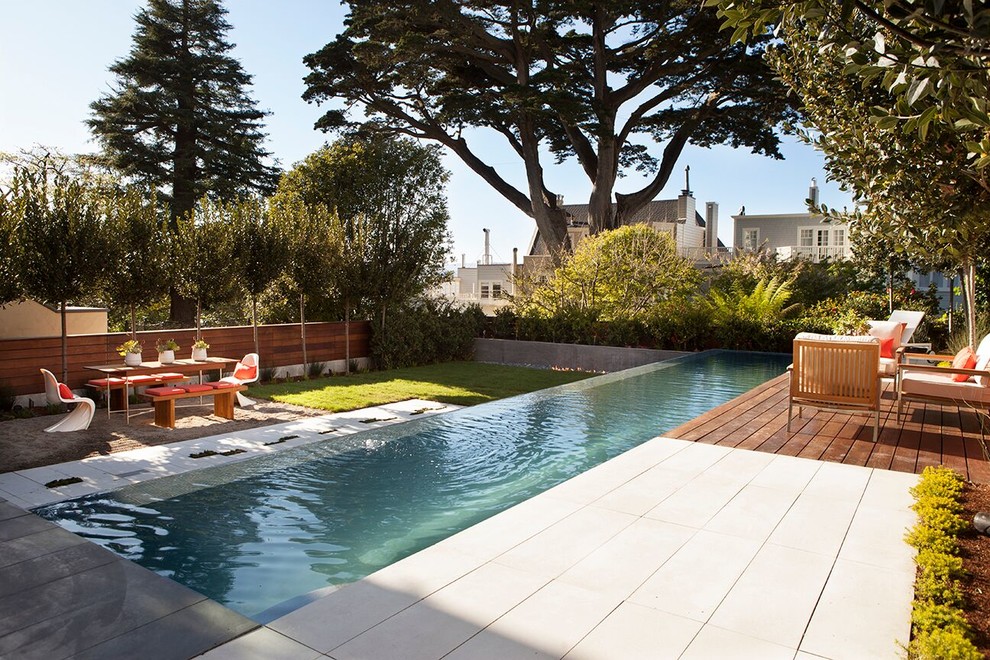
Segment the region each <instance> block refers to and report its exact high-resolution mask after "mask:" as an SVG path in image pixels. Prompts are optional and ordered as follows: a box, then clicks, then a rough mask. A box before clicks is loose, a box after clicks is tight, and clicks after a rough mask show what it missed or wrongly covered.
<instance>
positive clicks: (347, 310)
mask: <svg viewBox="0 0 990 660" xmlns="http://www.w3.org/2000/svg"><path fill="white" fill-rule="evenodd" d="M350 373H351V305H350V302H349V301H346V300H345V301H344V374H345V375H350Z"/></svg>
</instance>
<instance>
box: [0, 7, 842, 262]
mask: <svg viewBox="0 0 990 660" xmlns="http://www.w3.org/2000/svg"><path fill="white" fill-rule="evenodd" d="M0 6H2V8H3V14H4V20H3V21H0V151H16V150H17V149H20V148H30V147H32V146H33V145H36V144H40V145H44V146H48V147H55V148H58V149H59V150H61V151H64V152H66V153H83V152H90V151H95V150H96V148H97V145H96V144H95V142H93V141H92V140H91V137H90V134H89V131H88V130H87V128H86V126H85V125H84V123H83V122H84V120H85V119H86V118H87V117H88V116H89V104H90V103H91V102H92V101H94V100H95V99H97V98H98V97H99V96H100V95H101V94H103V93H105V92H106V91H108V90H109V89H110V84H111V83H112V82H113V77H112V76H111V74H110V73H109V72H108V70H107V68H108V67H109V66H110V64H111V63H113V61H114V60H116V59H118V58H121V57H124V56H126V55H127V53H128V51H129V50H130V47H131V37H132V35H133V32H134V21H133V15H134V13H135V12H136V11H137V10H138V9H139V8H140V7H142V6H144V2H140V1H138V0H85V1H84V2H80V1H79V0H31V1H30V2H24V1H19V0H2V2H0ZM226 6H227V8H228V10H229V14H228V16H227V19H228V21H229V22H230V23H231V24H232V25H233V29H232V30H231V32H230V34H229V40H230V41H231V42H233V43H234V44H236V47H235V49H234V56H235V57H237V58H238V59H239V60H240V61H241V64H242V65H243V67H244V69H245V71H247V72H248V73H249V74H251V75H252V76H253V77H254V86H253V89H252V96H253V97H254V98H255V99H256V101H257V102H258V105H259V107H261V108H263V109H265V110H268V111H270V112H271V113H272V114H271V116H269V117H268V119H267V132H268V135H269V141H268V144H267V149H268V150H269V151H271V152H272V153H273V154H274V156H275V157H276V158H277V159H278V160H279V162H280V164H281V165H282V166H283V167H290V166H291V165H292V164H293V163H295V162H297V161H299V160H300V159H302V158H304V157H305V156H306V155H307V154H309V153H311V152H312V151H314V150H316V149H318V148H319V147H320V146H321V145H322V144H323V143H324V142H326V141H327V140H328V139H331V138H330V137H329V136H327V135H325V134H323V133H321V132H319V131H316V130H314V129H313V123H314V122H315V121H316V119H317V118H318V117H319V116H320V115H321V114H322V111H321V109H320V108H319V107H318V106H315V105H311V104H307V103H306V102H304V101H303V100H302V98H301V95H302V93H303V90H304V85H303V82H302V78H303V76H304V75H306V73H307V72H308V69H307V68H306V67H305V66H304V65H303V63H302V57H303V56H304V55H306V54H309V53H311V52H314V51H316V50H318V49H319V48H320V47H322V46H323V45H324V44H326V43H327V42H329V41H330V40H331V39H333V37H334V36H335V35H336V34H337V33H338V32H339V31H340V29H341V28H342V25H343V18H344V15H345V8H344V7H342V6H341V5H340V4H338V3H337V2H334V1H333V0H281V1H279V2H270V1H268V0H233V1H228V2H227V3H226ZM482 137H483V136H482ZM660 149H662V146H661V147H658V149H657V151H658V152H659V150H660ZM476 151H477V152H478V153H480V154H481V155H482V156H483V157H486V158H487V160H488V162H489V164H491V165H492V166H493V167H495V168H496V169H497V170H498V171H499V172H500V173H501V174H502V176H504V177H505V178H506V179H508V180H509V181H511V182H512V183H514V184H516V185H519V186H522V185H523V171H522V165H521V164H520V163H519V162H518V160H516V159H515V157H514V155H513V154H512V153H510V152H509V151H508V149H507V148H506V147H505V146H504V145H503V144H502V143H499V142H498V141H496V140H488V139H485V140H484V141H482V142H480V143H479V145H478V146H477V147H476ZM782 151H783V153H784V156H785V160H782V161H780V160H773V159H770V158H766V157H763V156H757V155H753V154H750V153H749V152H748V151H747V150H734V149H730V148H728V147H718V148H714V149H698V148H694V147H690V146H689V147H688V148H686V149H685V151H684V153H683V154H682V156H681V159H680V161H679V162H678V165H677V168H676V171H677V174H676V175H675V176H673V177H671V180H670V182H669V183H668V184H667V187H666V189H665V190H664V191H663V192H662V193H661V194H660V196H659V198H660V199H669V198H673V197H676V196H677V194H678V192H679V191H680V189H681V188H682V187H683V181H684V179H683V170H684V166H685V165H690V166H691V188H692V190H693V191H694V195H695V197H696V198H697V200H698V208H699V210H700V211H701V212H702V214H703V213H704V204H705V202H709V201H713V202H717V203H718V204H719V207H720V209H719V210H720V222H719V236H720V238H721V239H722V240H723V241H724V242H725V243H726V244H729V243H731V240H732V221H731V218H730V217H729V216H730V215H732V214H735V213H736V212H737V211H738V210H739V207H740V206H742V205H745V206H746V210H747V212H748V213H789V212H798V211H803V210H804V203H803V200H804V199H805V197H806V195H807V190H808V184H809V183H810V181H811V178H812V177H816V178H817V180H818V185H819V187H820V188H821V201H822V202H824V203H826V204H829V205H831V206H839V207H841V206H844V205H847V204H849V196H848V195H847V194H846V193H844V192H842V191H840V190H839V189H838V187H837V186H836V185H835V184H833V183H828V182H826V181H825V172H824V168H823V159H822V157H821V155H820V154H818V153H817V152H815V151H814V150H813V149H811V148H810V147H807V146H805V145H803V144H800V143H798V142H796V141H795V140H791V139H788V140H787V142H786V143H785V144H784V146H783V149H782ZM445 162H446V165H447V167H448V169H450V170H451V172H452V177H451V183H450V186H449V189H448V196H449V208H450V215H451V225H450V228H451V233H452V234H453V239H454V250H453V255H452V258H453V259H455V260H456V261H457V262H458V263H459V262H460V259H461V255H462V254H465V255H466V257H467V261H468V263H469V264H471V263H473V262H474V261H475V260H477V259H480V257H481V254H482V252H483V242H484V241H483V238H484V237H483V233H482V228H484V227H487V228H489V229H491V230H492V251H493V253H494V255H495V257H496V259H497V260H504V261H508V260H509V259H511V257H512V248H513V247H518V248H519V250H520V253H522V252H524V251H525V249H526V247H527V245H528V243H529V240H530V237H531V236H532V233H533V228H534V224H533V221H532V220H531V219H530V218H528V217H527V216H525V215H524V214H522V213H520V212H519V211H518V210H516V209H515V207H513V206H511V205H510V204H509V203H508V202H505V201H504V200H503V199H502V197H501V196H500V195H498V194H497V193H495V192H494V191H493V190H491V189H490V188H489V187H488V185H487V184H485V183H484V182H483V181H482V180H481V179H480V178H479V177H478V176H477V175H475V174H474V173H473V172H471V171H470V170H469V169H468V168H466V167H465V166H463V165H461V164H460V161H459V160H458V159H457V158H456V157H454V156H448V157H446V158H445ZM545 167H546V168H547V179H548V182H549V185H550V187H551V189H553V190H556V191H558V192H560V193H561V194H563V195H564V198H565V202H567V203H582V202H586V201H587V197H588V194H589V192H590V190H591V186H590V184H589V183H588V180H587V178H586V177H585V176H584V174H583V173H582V172H581V170H580V169H579V168H578V167H577V166H576V165H575V164H574V163H565V164H563V165H560V166H554V165H553V164H552V161H550V160H549V159H548V161H547V162H546V164H545ZM640 185H642V180H641V179H640V178H639V177H637V176H629V177H628V178H626V179H624V180H620V182H619V185H618V191H619V192H628V191H631V190H634V189H636V188H638V187H639V186H640Z"/></svg>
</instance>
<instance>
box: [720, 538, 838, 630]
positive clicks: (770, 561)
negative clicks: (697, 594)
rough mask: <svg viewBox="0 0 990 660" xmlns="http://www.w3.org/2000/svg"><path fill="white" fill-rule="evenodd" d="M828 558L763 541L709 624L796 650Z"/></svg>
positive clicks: (825, 575) (828, 565) (825, 574)
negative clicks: (763, 543)
mask: <svg viewBox="0 0 990 660" xmlns="http://www.w3.org/2000/svg"><path fill="white" fill-rule="evenodd" d="M832 563H833V560H832V559H831V558H828V557H824V556H822V555H819V554H814V553H810V552H804V551H803V550H794V549H792V548H784V547H782V546H776V545H770V544H767V545H765V546H764V547H763V548H761V549H760V551H759V553H757V555H756V557H755V558H754V559H753V562H752V563H751V564H750V565H749V566H748V567H747V568H746V570H745V572H744V573H743V574H742V576H741V577H740V578H739V581H738V582H737V583H736V584H735V585H733V587H732V589H731V591H729V593H728V595H726V597H725V600H723V601H722V603H721V604H720V605H719V606H718V609H717V610H715V613H714V614H713V615H712V617H711V619H710V623H711V624H712V625H713V626H716V627H719V628H725V629H726V630H733V631H735V632H738V633H741V634H744V635H748V636H751V637H757V638H759V639H762V640H765V641H768V642H772V643H774V644H779V645H781V646H786V647H789V648H791V649H796V648H797V647H798V643H799V642H800V641H801V636H802V635H803V634H804V630H805V628H806V627H807V625H808V621H810V620H811V615H812V612H813V611H814V609H815V604H816V603H817V602H818V597H819V595H820V594H821V592H822V589H823V588H824V586H825V581H826V580H827V579H828V574H829V571H830V570H831V568H832Z"/></svg>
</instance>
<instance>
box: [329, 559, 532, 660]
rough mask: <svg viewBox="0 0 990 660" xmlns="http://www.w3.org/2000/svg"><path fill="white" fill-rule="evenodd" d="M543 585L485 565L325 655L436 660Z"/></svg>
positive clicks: (353, 659) (346, 659) (342, 659)
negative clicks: (435, 659) (434, 659)
mask: <svg viewBox="0 0 990 660" xmlns="http://www.w3.org/2000/svg"><path fill="white" fill-rule="evenodd" d="M545 585H546V581H545V579H544V578H541V577H539V576H537V575H535V574H532V573H525V572H523V571H517V570H515V569H513V568H509V567H507V566H499V565H498V564H486V565H485V566H482V567H481V568H479V569H478V570H477V571H475V572H474V573H471V574H469V575H467V576H465V577H463V578H461V579H460V580H458V581H457V582H455V583H453V584H451V585H450V586H448V587H446V588H444V589H441V590H440V591H438V592H437V593H435V594H433V595H432V596H430V597H429V598H426V599H424V600H421V601H419V602H418V603H416V604H415V605H413V606H411V607H409V608H407V609H405V610H402V611H401V612H399V613H398V614H396V615H395V616H393V617H390V618H389V619H387V620H385V621H383V622H382V623H380V624H378V625H377V626H375V627H374V628H372V629H371V630H369V631H367V632H365V633H363V634H361V635H359V636H358V637H356V638H354V639H352V640H351V641H349V642H347V643H346V644H344V645H343V646H339V647H337V648H335V649H333V650H332V651H331V652H330V653H331V655H332V656H333V657H334V658H335V660H357V659H361V658H403V660H417V659H422V660H432V659H433V658H440V657H443V656H444V655H446V654H447V653H449V652H450V651H452V650H454V649H455V648H456V647H458V646H459V645H461V644H463V643H464V642H465V641H466V640H468V639H469V638H470V637H472V636H473V635H474V634H476V633H477V632H478V631H480V630H482V629H483V628H485V627H486V626H488V625H490V624H491V623H492V622H494V621H495V620H496V619H498V618H499V617H500V616H502V615H503V614H505V613H506V612H508V611H509V610H511V609H512V608H513V607H515V606H517V605H518V604H519V603H521V602H523V601H524V600H525V599H527V598H529V597H530V596H532V595H533V594H534V593H536V592H538V591H539V590H540V589H541V588H543V587H544V586H545Z"/></svg>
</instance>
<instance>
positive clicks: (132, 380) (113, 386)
mask: <svg viewBox="0 0 990 660" xmlns="http://www.w3.org/2000/svg"><path fill="white" fill-rule="evenodd" d="M188 380H189V376H184V375H183V374H179V373H163V374H162V375H161V376H159V375H158V374H151V375H147V376H129V377H126V378H123V377H107V378H96V379H94V380H91V381H89V382H87V383H86V387H89V388H92V389H94V390H97V391H98V392H102V393H104V394H106V393H107V392H109V394H110V396H109V401H108V403H107V405H108V407H109V409H110V410H126V409H127V404H126V401H125V400H124V398H125V397H126V396H127V388H128V387H133V388H138V387H155V386H157V385H169V384H172V383H182V382H185V381H188ZM135 391H137V390H136V389H135Z"/></svg>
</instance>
